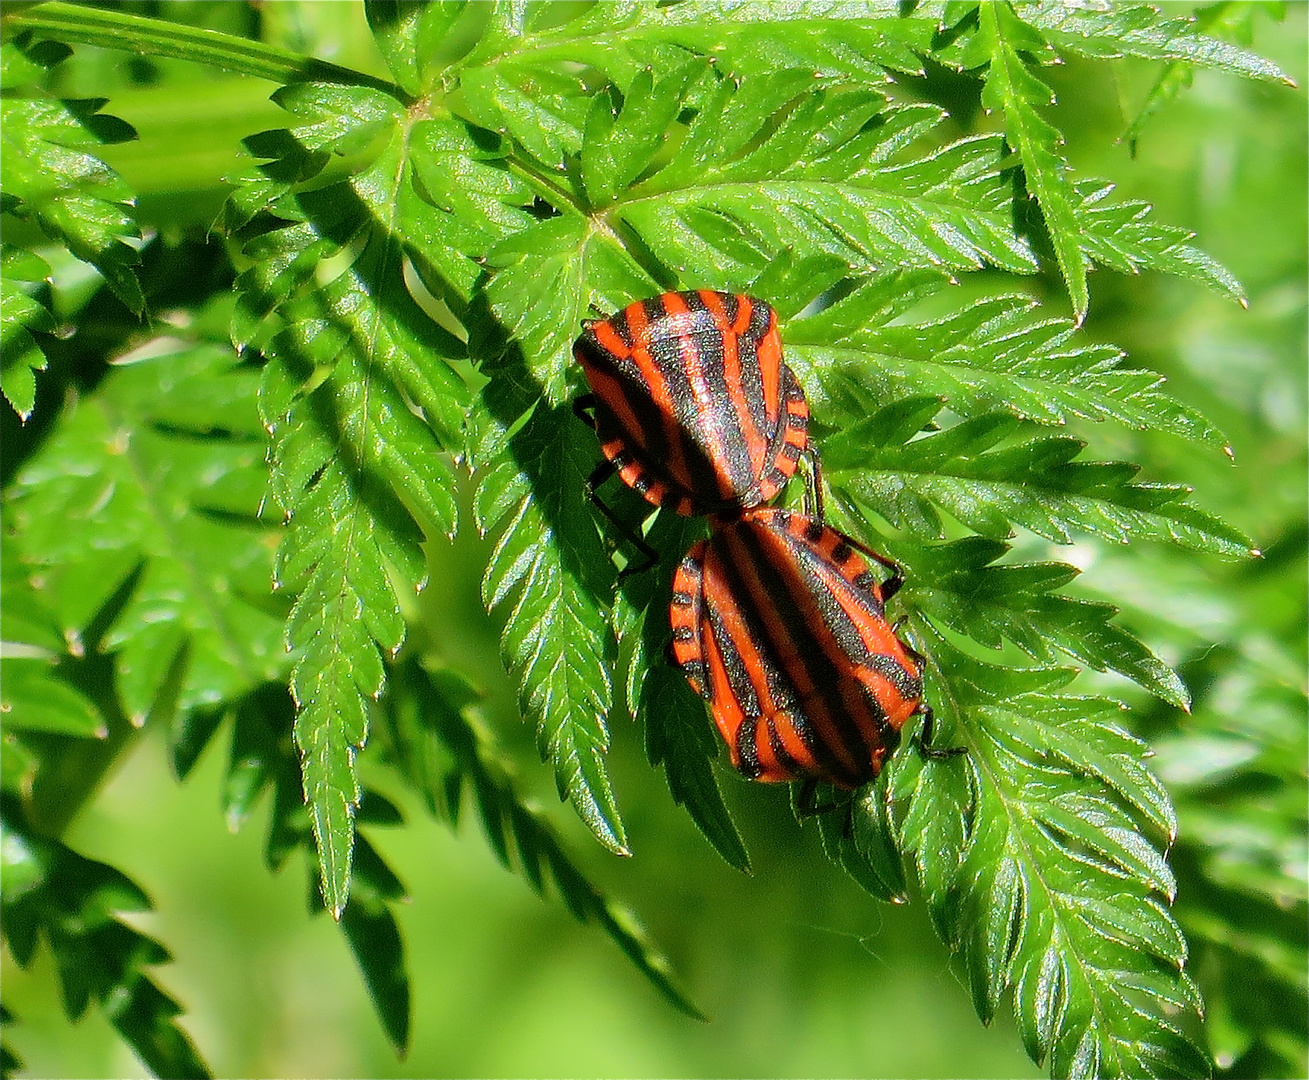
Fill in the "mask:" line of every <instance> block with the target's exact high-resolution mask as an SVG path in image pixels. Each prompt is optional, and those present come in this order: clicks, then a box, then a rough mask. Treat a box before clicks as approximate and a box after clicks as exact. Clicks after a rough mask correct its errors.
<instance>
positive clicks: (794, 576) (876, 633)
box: [670, 509, 922, 787]
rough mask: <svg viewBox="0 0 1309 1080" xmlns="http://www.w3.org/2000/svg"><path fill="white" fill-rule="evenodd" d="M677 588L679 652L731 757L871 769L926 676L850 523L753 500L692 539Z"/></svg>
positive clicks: (767, 767) (823, 772)
mask: <svg viewBox="0 0 1309 1080" xmlns="http://www.w3.org/2000/svg"><path fill="white" fill-rule="evenodd" d="M675 590H676V592H675V596H674V604H673V610H672V612H671V615H670V618H671V620H672V624H673V628H674V644H673V648H674V656H675V658H676V659H677V661H678V663H679V664H683V666H684V670H686V672H687V675H688V677H689V678H690V679H691V682H692V684H693V685H696V683H697V678H699V679H700V681H701V684H702V685H703V686H704V687H705V691H706V692H707V694H708V696H709V697H710V706H711V709H712V711H713V714H714V719H715V722H716V723H717V725H718V728H719V731H720V732H721V734H722V735H723V738H724V739H725V740H726V741H727V743H728V745H729V747H730V748H731V751H732V761H733V764H734V765H735V766H736V767H737V768H739V769H740V770H741V771H742V772H743V773H745V774H746V775H747V776H751V777H754V778H756V779H760V780H790V779H795V778H797V777H801V776H808V777H815V778H819V779H826V780H830V781H832V782H834V783H837V784H840V785H842V786H845V787H854V786H857V785H858V784H860V783H863V782H864V781H866V780H868V779H870V778H871V777H873V776H875V775H876V774H877V772H878V771H879V769H880V767H881V764H882V761H883V759H884V758H885V756H886V755H887V754H888V753H889V752H890V751H891V750H892V749H894V747H895V746H896V745H897V744H898V741H899V729H900V728H901V727H902V726H903V724H904V723H905V722H906V721H907V719H908V718H909V717H910V716H911V715H912V714H913V713H914V712H915V710H916V709H917V708H918V705H919V701H920V698H921V695H922V681H921V677H920V675H919V671H918V667H917V664H916V662H915V661H914V660H913V659H911V657H910V655H909V654H908V652H907V650H906V649H905V647H904V646H903V645H902V644H901V643H900V641H899V640H898V639H897V638H896V637H895V634H894V631H893V630H892V628H891V627H890V626H889V625H888V624H887V623H886V619H885V614H884V611H883V607H882V601H881V595H880V592H879V589H878V587H877V585H876V582H875V580H874V579H873V577H872V575H871V573H870V571H869V570H868V567H867V564H866V563H865V561H864V559H863V558H862V557H861V556H860V555H859V554H858V553H857V552H856V551H855V549H854V548H853V547H852V545H851V543H850V542H848V541H847V540H846V538H845V537H843V536H841V535H840V534H839V533H837V532H836V531H835V530H833V529H830V528H827V527H826V526H824V525H822V524H821V523H820V522H816V521H813V520H812V519H808V518H805V517H803V516H801V515H794V514H791V513H789V512H787V511H785V510H770V509H758V510H755V511H752V512H750V513H749V514H747V515H746V516H745V517H744V518H743V519H741V520H739V521H736V522H734V523H732V524H729V525H725V526H722V527H721V528H720V529H719V530H718V531H717V532H716V533H715V534H714V535H713V536H712V537H711V538H710V539H709V540H708V541H702V542H701V543H700V544H699V545H697V547H696V548H695V549H693V551H692V553H691V555H690V556H689V557H688V559H687V560H686V562H685V563H684V564H683V568H682V569H679V571H678V574H677V577H676V579H675ZM693 596H695V597H697V598H698V603H699V605H700V606H699V608H698V609H695V610H694V611H693V601H692V597H693ZM697 688H698V687H697Z"/></svg>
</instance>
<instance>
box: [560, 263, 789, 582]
mask: <svg viewBox="0 0 1309 1080" xmlns="http://www.w3.org/2000/svg"><path fill="white" fill-rule="evenodd" d="M583 327H584V329H583V332H582V335H581V336H580V337H579V338H578V339H577V341H576V342H575V343H574V345H573V354H574V356H576V358H577V360H578V362H579V363H580V364H581V365H582V370H583V371H584V372H585V373H586V379H587V382H588V383H589V384H590V386H591V393H590V394H586V395H584V396H582V397H580V398H578V399H577V401H576V402H575V405H574V408H575V410H576V411H577V413H578V415H579V416H581V417H582V419H583V420H585V421H586V422H588V423H590V424H591V425H592V426H593V427H594V428H595V430H596V434H597V435H598V436H599V439H600V448H601V451H602V452H603V453H604V456H605V460H604V461H603V462H601V464H600V465H599V466H598V467H597V468H596V470H595V472H593V473H592V474H591V477H590V479H589V480H588V481H587V493H588V495H589V496H590V497H591V499H592V501H593V502H595V503H596V505H597V506H598V507H599V508H600V509H601V510H602V511H603V512H604V513H605V514H606V516H608V517H609V518H610V520H612V521H616V519H615V518H614V515H613V514H612V512H611V511H610V510H609V508H608V507H607V506H605V505H604V504H603V503H602V502H601V501H600V500H599V499H598V498H597V497H596V495H595V489H596V488H597V487H598V486H599V485H600V484H601V483H603V482H604V481H605V480H607V479H608V478H609V477H610V476H611V475H613V474H614V473H615V472H616V473H617V474H618V475H619V477H620V478H621V479H622V480H623V482H624V483H626V484H628V485H629V486H630V487H632V488H634V489H635V490H636V491H638V492H640V494H641V495H643V496H644V497H645V498H646V499H647V500H649V501H650V502H652V503H654V504H655V505H656V506H666V507H668V508H670V509H672V510H674V511H675V512H676V513H678V514H685V515H704V516H707V517H711V518H715V519H722V520H729V519H731V518H733V517H735V516H736V515H738V514H740V513H741V512H742V511H743V510H746V509H748V508H750V507H753V506H759V505H760V504H762V503H765V502H767V501H768V500H769V499H771V498H772V497H773V496H774V495H776V494H777V492H778V491H780V490H781V489H782V487H783V486H784V485H785V484H786V482H787V480H789V479H790V478H791V476H792V475H794V473H795V471H796V467H797V465H798V463H799V460H800V458H801V457H802V456H804V455H805V454H806V453H807V451H808V447H809V406H808V404H807V403H806V401H805V396H804V391H803V390H802V389H801V388H800V383H799V382H798V381H797V380H796V377H795V375H794V374H793V373H792V372H791V369H790V368H788V367H787V366H786V364H785V363H783V361H782V341H781V336H780V334H779V333H778V330H777V315H776V313H775V312H774V311H773V309H772V308H771V307H769V305H768V304H766V303H764V302H763V301H762V300H755V299H752V298H751V297H748V296H737V295H733V294H731V293H723V292H713V291H711V290H709V289H700V290H698V291H694V292H680V293H664V294H663V295H662V296H657V297H655V298H653V299H651V300H642V301H638V302H637V303H635V304H631V305H629V306H628V307H626V308H624V309H623V310H622V311H620V312H618V313H617V314H615V315H611V316H610V317H609V318H606V319H596V320H589V321H587V322H585V323H583ZM616 523H617V524H618V525H619V527H620V528H624V530H625V531H627V530H626V527H625V526H624V525H623V524H622V523H621V522H617V521H616ZM630 538H631V539H632V540H633V541H634V542H636V543H637V546H638V547H640V548H641V549H642V551H643V552H644V553H645V555H646V557H647V558H648V559H650V560H651V561H654V558H655V554H654V552H653V551H652V550H651V549H650V548H649V547H648V545H646V544H644V542H643V541H641V540H640V538H639V537H635V536H632V537H630Z"/></svg>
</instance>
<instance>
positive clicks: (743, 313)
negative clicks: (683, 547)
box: [699, 290, 768, 488]
mask: <svg viewBox="0 0 1309 1080" xmlns="http://www.w3.org/2000/svg"><path fill="white" fill-rule="evenodd" d="M699 296H700V302H701V303H702V304H704V305H705V307H706V308H708V310H709V311H710V312H711V313H712V314H713V317H714V322H715V323H716V324H717V325H718V326H719V327H720V329H721V332H720V335H719V340H720V341H721V343H722V345H721V348H722V365H721V368H722V391H721V392H722V395H723V397H724V398H725V399H726V400H727V401H729V402H730V403H731V409H732V412H731V415H732V417H733V418H735V421H736V426H735V431H736V432H737V433H738V438H737V439H736V442H737V444H738V445H739V447H740V449H741V450H742V451H744V455H743V456H744V459H743V460H738V459H735V458H733V459H732V460H731V462H730V464H731V465H733V466H735V468H733V469H732V472H733V473H734V474H736V475H734V476H733V477H732V479H733V481H734V484H735V486H736V487H738V488H739V487H741V486H745V485H750V484H752V483H753V482H754V480H755V478H757V477H760V476H762V474H763V471H764V468H765V466H766V465H767V460H766V458H767V454H768V435H767V432H766V431H765V430H763V429H762V427H761V425H762V424H763V423H765V422H766V420H767V417H766V407H763V406H765V404H766V399H765V398H764V395H763V394H762V393H761V392H759V391H761V390H762V381H761V380H760V378H759V374H760V373H759V371H758V368H757V365H756V366H755V367H754V368H753V369H752V370H751V371H750V372H749V373H748V374H747V372H746V371H745V370H744V369H743V366H742V363H741V351H740V345H741V341H742V337H743V335H745V334H746V332H747V331H748V330H749V328H750V322H751V318H752V316H753V314H754V311H755V307H754V304H753V303H752V302H751V301H750V298H749V297H746V296H741V297H735V298H732V299H734V300H735V302H736V318H735V320H732V319H731V318H730V316H729V313H728V310H727V307H726V305H725V303H724V299H725V298H724V297H723V295H722V294H720V293H715V292H710V291H708V290H703V291H702V292H700V294H699ZM756 358H757V354H756ZM755 383H759V387H758V389H757V388H756V386H755Z"/></svg>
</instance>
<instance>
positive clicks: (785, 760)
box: [766, 712, 845, 776]
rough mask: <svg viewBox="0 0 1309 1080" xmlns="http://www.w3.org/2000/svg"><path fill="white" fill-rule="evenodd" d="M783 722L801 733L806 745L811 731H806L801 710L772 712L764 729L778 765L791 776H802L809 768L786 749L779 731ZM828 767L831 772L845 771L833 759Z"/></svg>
mask: <svg viewBox="0 0 1309 1080" xmlns="http://www.w3.org/2000/svg"><path fill="white" fill-rule="evenodd" d="M783 724H785V725H786V726H787V727H789V728H790V729H791V730H792V731H793V732H795V733H796V734H799V735H801V738H803V740H804V744H805V746H808V745H809V744H810V741H811V739H812V732H809V731H808V727H809V723H808V720H807V719H806V717H805V715H804V714H803V713H801V712H787V713H774V714H773V715H772V716H770V717H769V718H768V726H767V729H766V730H767V732H768V744H769V746H770V747H771V749H772V751H773V757H774V758H776V759H777V764H778V766H779V767H780V768H783V769H785V770H786V771H787V772H789V773H790V774H791V775H792V776H803V775H805V774H806V773H808V772H809V769H808V768H807V767H806V766H804V765H802V764H801V763H800V762H798V761H796V760H795V758H793V757H792V756H791V754H790V752H789V751H788V750H787V749H786V743H785V741H784V739H783V735H782V731H781V727H782V725H783ZM806 733H807V734H806ZM811 753H812V751H811ZM818 760H819V761H823V758H822V757H819V759H818ZM824 764H825V765H827V763H826V762H824ZM830 768H831V770H832V772H833V773H838V772H842V773H843V772H844V771H845V770H844V768H843V767H842V766H841V764H840V763H839V762H838V761H836V760H835V759H833V760H832V762H831V763H830Z"/></svg>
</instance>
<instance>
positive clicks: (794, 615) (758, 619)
mask: <svg viewBox="0 0 1309 1080" xmlns="http://www.w3.org/2000/svg"><path fill="white" fill-rule="evenodd" d="M715 539H716V540H719V541H720V545H721V548H722V560H721V561H722V564H723V571H724V574H725V575H726V576H727V578H728V580H729V582H730V583H731V592H732V596H733V599H734V600H735V602H736V604H737V606H738V608H739V609H740V610H741V612H742V614H743V616H744V617H745V619H746V623H747V625H748V626H749V627H750V631H751V636H752V639H753V641H754V643H755V645H756V647H757V648H758V649H759V652H760V654H761V657H762V659H763V661H764V668H765V671H766V673H767V679H768V684H769V689H770V691H772V693H773V697H774V700H775V701H776V702H777V703H778V704H779V706H781V707H782V708H785V709H787V711H788V712H791V713H793V714H794V716H795V717H799V718H804V720H805V721H806V722H804V723H803V724H801V723H795V722H794V721H793V723H792V726H793V727H794V728H795V732H796V735H797V736H798V737H799V738H800V739H801V740H803V742H804V745H805V746H806V747H807V748H808V750H809V752H810V753H811V754H812V755H813V757H814V759H815V760H816V761H817V762H819V763H820V765H821V766H822V767H823V769H824V771H825V772H826V773H828V774H839V773H844V772H846V771H847V768H848V766H844V765H842V763H841V762H840V759H839V758H838V756H837V754H838V751H837V750H836V749H835V748H834V747H832V746H829V745H828V743H827V741H826V738H825V737H824V736H823V734H820V732H819V731H818V730H817V729H816V728H815V727H814V724H813V719H814V718H813V717H812V716H810V715H809V713H810V711H811V710H812V709H814V708H819V709H822V710H823V711H824V712H825V713H826V714H827V720H828V723H829V724H830V727H831V729H832V736H833V737H835V738H837V739H839V740H840V743H841V746H842V748H843V749H844V750H845V752H846V753H847V754H848V756H849V757H850V759H852V760H853V761H854V762H859V761H861V760H866V758H867V754H868V751H867V748H866V747H865V746H864V741H863V737H862V735H861V734H860V732H859V730H858V728H857V727H855V725H854V723H853V721H852V720H851V719H850V718H849V717H848V716H847V715H846V712H845V707H844V705H843V703H842V702H841V701H840V700H839V698H834V696H833V691H834V690H835V689H836V688H837V687H838V685H839V682H840V679H839V676H840V669H839V667H838V666H837V664H836V663H834V662H833V659H832V657H831V656H830V655H829V654H828V652H827V650H826V648H825V647H824V643H823V642H822V641H821V640H820V638H819V637H818V636H817V635H816V634H815V632H814V628H813V627H812V625H811V624H810V621H809V620H808V618H807V617H806V616H805V615H804V614H803V610H804V609H803V606H802V604H800V603H799V602H798V601H797V596H796V593H797V591H798V589H800V588H803V584H802V583H800V582H797V581H796V580H795V576H794V572H793V567H790V566H779V565H777V564H775V563H774V561H773V560H772V559H771V557H770V556H769V555H768V554H767V553H766V552H765V551H764V549H763V548H762V546H761V544H760V543H759V538H758V536H757V534H756V533H755V530H754V528H752V527H750V526H748V525H746V524H745V523H742V524H740V525H738V526H735V527H733V528H731V529H730V530H724V531H723V532H720V533H718V534H717V535H716V537H715ZM711 543H712V541H711ZM805 677H807V679H808V681H809V682H810V683H811V684H812V686H813V687H814V690H813V692H812V693H811V694H809V695H804V696H802V695H801V693H800V691H799V689H798V682H803V681H804V679H805Z"/></svg>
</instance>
